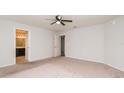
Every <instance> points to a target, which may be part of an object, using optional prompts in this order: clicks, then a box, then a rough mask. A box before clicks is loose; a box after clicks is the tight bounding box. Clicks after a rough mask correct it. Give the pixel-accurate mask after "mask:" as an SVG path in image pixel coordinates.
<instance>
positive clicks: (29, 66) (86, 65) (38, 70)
mask: <svg viewBox="0 0 124 93" xmlns="http://www.w3.org/2000/svg"><path fill="white" fill-rule="evenodd" d="M0 77H1V78H123V77H124V72H123V71H120V70H118V69H115V68H113V67H110V66H108V65H105V64H102V63H96V62H90V61H84V60H78V59H73V58H67V57H56V58H50V59H46V60H39V61H36V62H26V63H23V64H22V63H21V64H16V65H13V66H7V67H2V68H0Z"/></svg>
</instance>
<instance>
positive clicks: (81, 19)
mask: <svg viewBox="0 0 124 93" xmlns="http://www.w3.org/2000/svg"><path fill="white" fill-rule="evenodd" d="M55 16H56V15H4V16H3V15H1V16H0V18H2V19H7V20H12V21H16V22H20V23H24V24H27V25H32V26H36V27H40V28H46V29H49V30H52V31H63V30H69V29H73V28H78V27H86V26H92V25H96V24H103V23H106V22H108V21H110V20H112V19H114V18H115V17H117V16H113V15H62V16H63V19H70V20H73V22H72V23H69V22H65V24H66V26H62V25H60V24H59V25H58V24H54V25H50V23H52V22H53V21H52V20H47V19H55Z"/></svg>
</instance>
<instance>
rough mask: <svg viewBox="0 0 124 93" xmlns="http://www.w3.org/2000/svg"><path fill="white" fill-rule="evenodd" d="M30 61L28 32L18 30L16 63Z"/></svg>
mask: <svg viewBox="0 0 124 93" xmlns="http://www.w3.org/2000/svg"><path fill="white" fill-rule="evenodd" d="M27 61H28V31H25V30H21V29H16V63H24V62H27Z"/></svg>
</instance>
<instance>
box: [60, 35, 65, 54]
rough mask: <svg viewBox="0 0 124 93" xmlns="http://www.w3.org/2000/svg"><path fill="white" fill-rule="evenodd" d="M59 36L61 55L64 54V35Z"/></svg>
mask: <svg viewBox="0 0 124 93" xmlns="http://www.w3.org/2000/svg"><path fill="white" fill-rule="evenodd" d="M60 37H61V56H65V35H64V36H60Z"/></svg>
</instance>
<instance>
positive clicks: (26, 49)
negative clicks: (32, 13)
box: [14, 28, 30, 64]
mask: <svg viewBox="0 0 124 93" xmlns="http://www.w3.org/2000/svg"><path fill="white" fill-rule="evenodd" d="M17 29H18V30H24V31H26V32H27V36H26V46H25V47H26V48H25V59H26V60H27V62H29V61H30V59H29V58H30V57H29V56H30V53H29V52H30V51H29V50H30V49H29V48H30V47H29V46H30V45H29V44H30V41H29V40H30V32H29V31H28V30H25V29H22V28H16V29H15V35H14V49H15V64H16V63H17V62H16V31H17Z"/></svg>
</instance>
